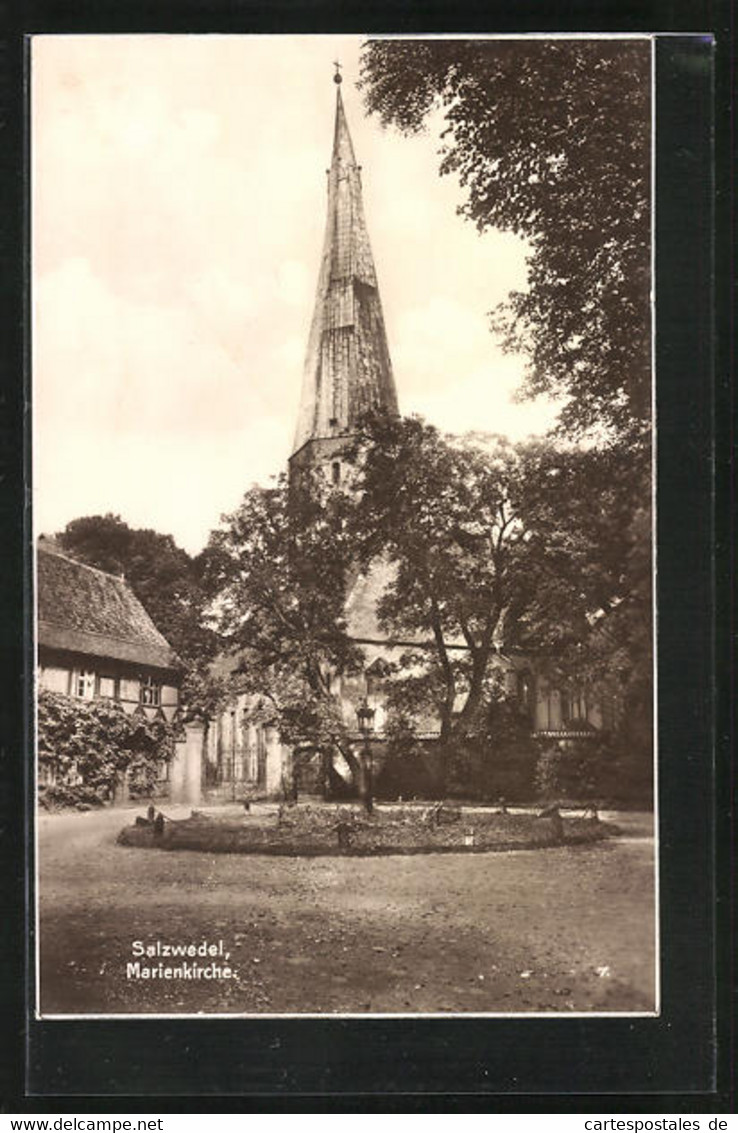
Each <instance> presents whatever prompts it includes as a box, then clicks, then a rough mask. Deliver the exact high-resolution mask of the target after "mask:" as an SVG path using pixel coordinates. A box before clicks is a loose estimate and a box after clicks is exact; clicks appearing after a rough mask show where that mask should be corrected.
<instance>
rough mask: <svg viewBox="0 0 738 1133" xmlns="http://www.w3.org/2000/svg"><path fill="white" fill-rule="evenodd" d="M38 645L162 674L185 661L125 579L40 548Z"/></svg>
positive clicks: (38, 559)
mask: <svg viewBox="0 0 738 1133" xmlns="http://www.w3.org/2000/svg"><path fill="white" fill-rule="evenodd" d="M37 563H38V571H37V601H38V643H39V645H41V646H46V647H48V648H50V649H64V650H68V651H69V652H74V653H87V654H89V655H90V656H93V657H105V658H111V659H113V660H119V661H132V662H135V663H137V664H141V665H147V666H151V667H152V668H160V669H178V668H180V667H181V662H180V661H179V658H178V657H177V655H176V653H175V652H174V650H173V649H172V647H171V646H170V644H169V642H168V641H167V640H166V638H165V637H163V635H162V634H161V633H160V632H159V630H158V629H157V628H156V626H155V625H154V623H153V622H152V620H151V618H150V617H149V615H148V614H147V613H146V610H145V609H144V607H143V606H142V605H141V603H140V602H139V600H138V598H136V596H135V594H134V593H133V591H132V590H131V589H130V587H129V586H128V585H127V584H126V582H125V581H124V580H123V579H122V578H118V577H116V576H115V575H113V574H107V573H106V572H105V571H102V570H97V569H96V568H95V567H90V566H87V565H85V564H84V563H79V562H76V561H75V560H73V559H69V558H67V557H66V556H65V555H62V554H59V553H58V552H57V551H55V550H53V551H52V550H51V549H48V548H46V547H42V546H39V548H38V558H37Z"/></svg>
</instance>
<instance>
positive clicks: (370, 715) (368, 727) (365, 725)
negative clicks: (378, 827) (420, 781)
mask: <svg viewBox="0 0 738 1133" xmlns="http://www.w3.org/2000/svg"><path fill="white" fill-rule="evenodd" d="M374 711H375V710H374V709H373V708H370V707H369V703H368V701H367V699H366V697H364V699H363V700H362V702H361V704H360V705H359V707H358V708H357V709H356V719H357V720H358V722H359V731H360V732H361V734H362V736H363V737H364V772H365V775H366V776H367V781H366V785H365V790H364V808H365V810H366V812H367V814H371V813H372V811H373V810H374V755H373V752H372V745H371V739H370V737H371V735H372V732H373V731H374Z"/></svg>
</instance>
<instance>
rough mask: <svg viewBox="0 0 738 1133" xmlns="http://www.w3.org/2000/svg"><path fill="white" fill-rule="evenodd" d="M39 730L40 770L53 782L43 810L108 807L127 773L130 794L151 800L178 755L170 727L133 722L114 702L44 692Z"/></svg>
mask: <svg viewBox="0 0 738 1133" xmlns="http://www.w3.org/2000/svg"><path fill="white" fill-rule="evenodd" d="M37 724H38V760H39V766H40V767H41V768H44V769H46V770H47V772H48V773H49V778H50V779H51V780H52V785H49V786H48V787H46V789H45V791H44V793H43V799H44V805H77V804H93V803H100V802H104V801H106V800H108V799H109V798H110V797H111V796H112V794H113V791H114V789H115V784H116V781H117V779H118V777H119V775H120V774H121V773H123V772H128V774H129V777H130V788H131V793H132V794H134V795H136V794H138V795H144V796H145V795H148V794H150V793H151V790H152V788H153V785H154V784H155V782H156V780H157V778H158V777H159V772H160V769H161V765H162V763H164V762H168V761H169V760H171V758H172V756H173V755H174V731H173V728H172V726H171V725H170V724H168V723H167V722H166V721H165V720H148V719H147V718H146V717H144V716H141V715H133V716H129V715H128V714H127V713H126V712H125V711H124V709H123V708H122V707H121V705H120V704H118V703H117V702H116V701H112V700H76V699H74V698H73V697H70V696H65V695H64V694H63V693H58V692H49V691H48V690H46V689H42V690H41V691H40V693H39V697H38V711H37ZM46 800H48V803H47V801H46ZM62 800H63V802H62Z"/></svg>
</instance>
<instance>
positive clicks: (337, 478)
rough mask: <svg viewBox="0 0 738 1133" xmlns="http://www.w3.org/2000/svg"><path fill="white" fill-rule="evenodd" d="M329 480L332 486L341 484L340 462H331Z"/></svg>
mask: <svg viewBox="0 0 738 1133" xmlns="http://www.w3.org/2000/svg"><path fill="white" fill-rule="evenodd" d="M331 478H332V480H333V483H334V484H340V483H341V462H340V460H334V461H333V464H332V465H331Z"/></svg>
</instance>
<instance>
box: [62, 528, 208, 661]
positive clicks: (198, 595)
mask: <svg viewBox="0 0 738 1133" xmlns="http://www.w3.org/2000/svg"><path fill="white" fill-rule="evenodd" d="M56 539H57V542H58V543H59V545H60V546H61V548H62V549H63V550H64V551H66V552H67V554H69V555H71V556H72V557H73V558H77V559H79V560H80V561H82V562H85V563H87V564H88V565H89V566H95V567H98V568H99V569H100V570H105V571H109V572H111V573H113V574H122V575H123V576H124V577H125V579H126V582H127V583H128V584H129V586H130V587H131V589H132V590H133V593H134V594H135V595H136V597H137V598H138V599H139V601H140V602H141V603H142V605H143V606H144V607H145V609H146V611H147V612H148V614H149V615H150V616H151V618H152V620H153V621H154V623H155V625H156V626H157V628H158V629H159V630H160V631H161V632H162V633H163V634H164V636H165V637H166V639H167V641H168V642H169V644H170V645H171V646H172V648H173V649H174V650H175V652H176V653H177V654H179V656H180V657H181V658H182V659H183V660H184V661H185V662H188V663H200V662H203V661H204V660H206V659H207V658H209V657H210V656H211V655H212V653H213V651H214V649H215V647H216V644H217V643H216V640H215V637H214V635H213V634H212V632H210V631H209V630H208V628H207V626H206V625H205V624H204V622H203V617H202V614H203V603H204V600H205V595H204V592H203V589H202V560H201V558H200V557H196V558H193V557H192V556H190V555H189V554H188V553H187V551H185V550H183V548H182V547H178V546H177V544H176V543H175V541H174V539H173V538H172V536H171V535H162V534H161V533H160V532H158V531H153V530H151V529H149V528H134V527H129V525H128V524H127V523H125V522H124V521H123V520H122V519H121V518H120V516H119V515H112V514H110V513H108V514H107V515H88V516H83V517H81V518H80V519H73V520H72V521H71V522H70V523H68V524H67V526H66V527H65V529H64V531H62V532H60V533H59V534H58V535H57V536H56Z"/></svg>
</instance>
